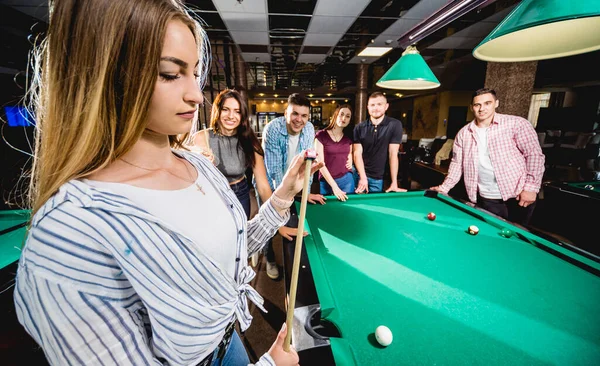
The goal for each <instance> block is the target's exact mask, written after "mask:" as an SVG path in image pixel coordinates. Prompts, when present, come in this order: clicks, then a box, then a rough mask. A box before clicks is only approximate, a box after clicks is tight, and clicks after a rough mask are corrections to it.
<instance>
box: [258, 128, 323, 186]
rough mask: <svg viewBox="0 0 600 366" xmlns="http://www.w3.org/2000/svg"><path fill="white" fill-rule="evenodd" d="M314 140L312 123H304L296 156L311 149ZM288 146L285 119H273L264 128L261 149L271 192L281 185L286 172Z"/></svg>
mask: <svg viewBox="0 0 600 366" xmlns="http://www.w3.org/2000/svg"><path fill="white" fill-rule="evenodd" d="M314 140H315V128H314V127H313V125H312V123H310V122H306V125H305V126H304V128H303V129H302V131H301V132H300V139H299V140H298V149H297V150H296V154H297V153H300V152H301V151H303V150H306V149H309V148H312V147H313V143H314ZM288 144H289V139H288V131H287V123H286V120H285V117H278V118H275V119H274V120H272V121H271V122H269V123H268V124H267V125H266V126H265V129H264V130H263V138H262V148H263V150H264V151H265V168H266V169H267V179H268V180H269V185H271V189H272V190H273V191H274V190H275V188H277V187H278V186H279V185H280V184H281V181H283V176H284V175H285V172H286V171H287V158H288ZM310 183H312V176H311V177H310Z"/></svg>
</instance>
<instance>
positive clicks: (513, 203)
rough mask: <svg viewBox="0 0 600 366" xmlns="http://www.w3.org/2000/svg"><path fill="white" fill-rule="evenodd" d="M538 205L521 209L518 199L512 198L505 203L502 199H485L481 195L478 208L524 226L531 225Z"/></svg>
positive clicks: (478, 196)
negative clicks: (530, 222)
mask: <svg viewBox="0 0 600 366" xmlns="http://www.w3.org/2000/svg"><path fill="white" fill-rule="evenodd" d="M536 203H537V201H536V202H534V203H532V204H531V205H529V206H527V207H521V206H519V201H517V199H516V198H510V199H508V200H506V201H503V200H501V199H497V200H496V199H489V198H483V197H481V196H480V195H477V206H479V207H481V208H483V209H484V210H487V211H489V212H491V213H493V214H494V215H497V216H500V217H502V218H503V219H506V220H508V221H512V222H515V223H517V224H519V225H523V226H526V225H528V224H529V221H530V220H531V216H532V215H533V210H534V209H535V204H536Z"/></svg>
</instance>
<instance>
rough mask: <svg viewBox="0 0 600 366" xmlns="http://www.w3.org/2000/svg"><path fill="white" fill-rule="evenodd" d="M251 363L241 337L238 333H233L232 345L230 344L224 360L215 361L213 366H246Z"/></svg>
mask: <svg viewBox="0 0 600 366" xmlns="http://www.w3.org/2000/svg"><path fill="white" fill-rule="evenodd" d="M249 363H250V359H249V358H248V353H246V348H244V345H243V344H242V340H241V339H240V336H239V335H238V334H237V332H233V334H232V335H231V343H229V347H227V351H226V352H225V355H224V356H223V359H222V360H221V359H220V358H217V359H214V360H213V362H212V363H211V366H241V365H243V366H246V365H248V364H249Z"/></svg>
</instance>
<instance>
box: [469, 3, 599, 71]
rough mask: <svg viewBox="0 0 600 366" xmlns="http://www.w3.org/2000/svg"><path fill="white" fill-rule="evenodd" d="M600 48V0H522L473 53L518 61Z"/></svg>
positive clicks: (486, 59)
mask: <svg viewBox="0 0 600 366" xmlns="http://www.w3.org/2000/svg"><path fill="white" fill-rule="evenodd" d="M599 49H600V0H571V1H565V0H523V1H522V2H521V3H520V4H519V5H518V6H517V7H516V8H515V9H514V10H513V11H512V12H511V13H510V14H509V15H508V16H507V17H506V18H505V19H504V20H503V21H502V22H501V23H500V24H499V25H498V26H497V27H496V28H495V29H494V30H493V31H492V32H491V33H490V34H489V35H488V36H487V37H486V38H485V39H484V40H483V41H482V42H481V43H480V44H479V45H478V46H477V47H476V48H475V49H474V50H473V56H475V57H476V58H478V59H480V60H484V61H494V62H515V61H533V60H545V59H549V58H557V57H565V56H572V55H577V54H580V53H585V52H591V51H595V50H599Z"/></svg>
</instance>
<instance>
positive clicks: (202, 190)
mask: <svg viewBox="0 0 600 366" xmlns="http://www.w3.org/2000/svg"><path fill="white" fill-rule="evenodd" d="M119 160H121V161H122V162H124V163H125V164H129V165H131V166H134V167H136V168H139V169H142V170H147V171H149V172H157V171H159V170H162V171H163V172H166V173H168V174H171V175H172V176H174V177H176V178H179V179H181V180H183V181H184V182H188V183H194V185H195V186H196V190H197V191H200V192H202V194H203V195H206V193H205V192H204V189H202V186H201V185H200V184H198V182H196V181H194V177H193V175H192V174H191V173H190V170H189V169H188V167H187V165H185V163H184V162H181V163H182V164H183V166H184V167H185V171H186V172H187V174H188V177H189V179H190V180H189V181H188V180H187V179H183V178H181V177H180V176H178V175H177V174H174V173H171V172H170V171H168V170H167V169H163V168H158V169H148V168H144V167H143V166H139V165H136V164H133V163H130V162H128V161H127V160H125V159H123V158H119ZM177 161H179V159H177Z"/></svg>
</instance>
